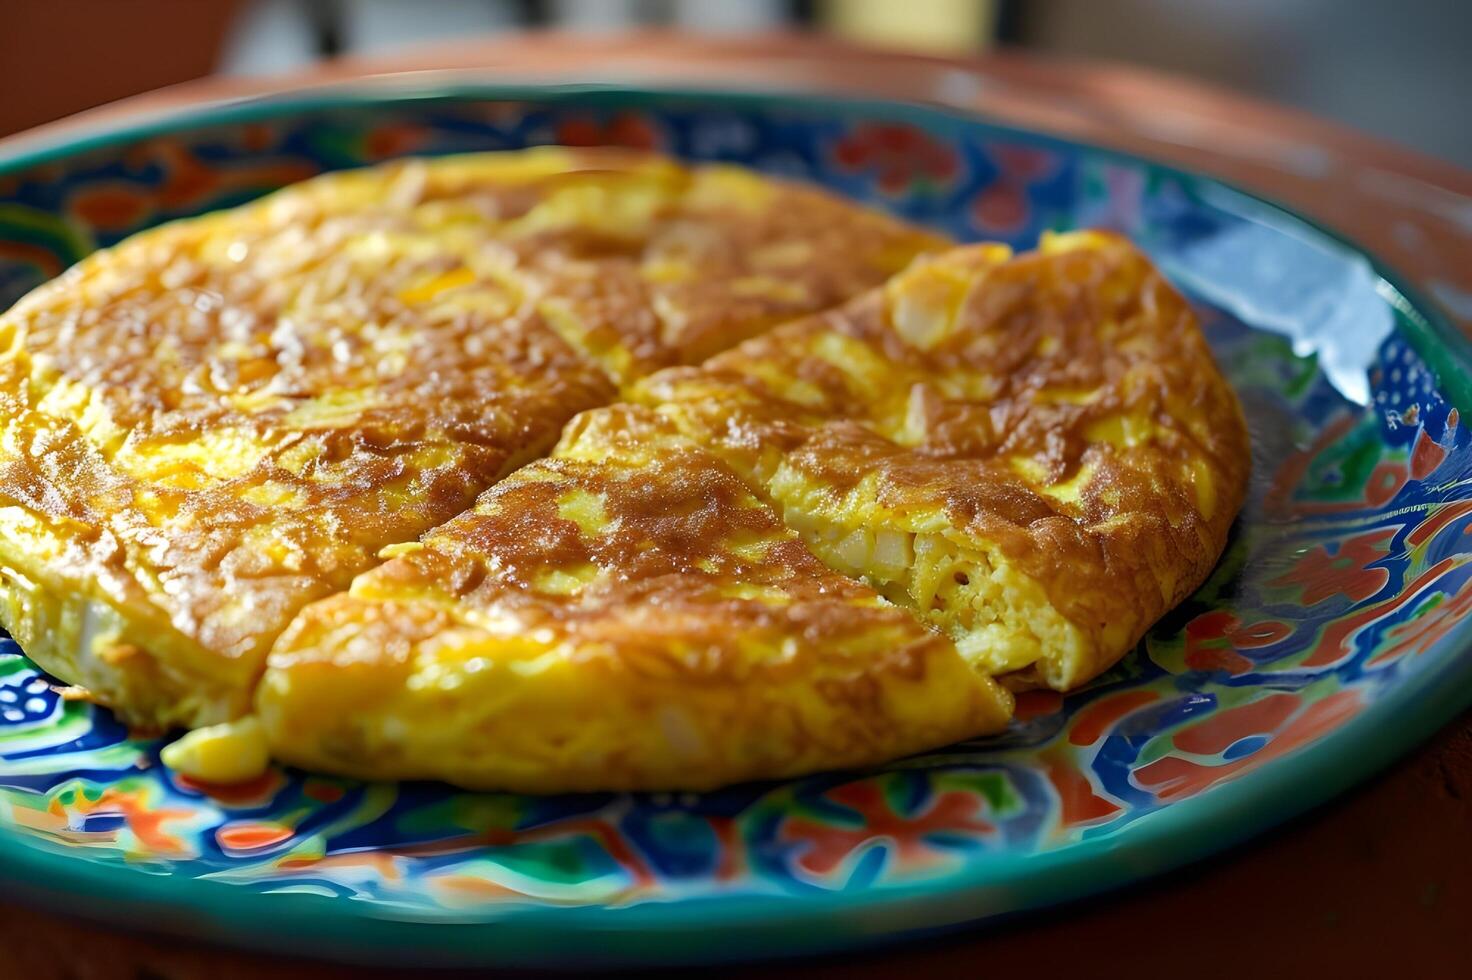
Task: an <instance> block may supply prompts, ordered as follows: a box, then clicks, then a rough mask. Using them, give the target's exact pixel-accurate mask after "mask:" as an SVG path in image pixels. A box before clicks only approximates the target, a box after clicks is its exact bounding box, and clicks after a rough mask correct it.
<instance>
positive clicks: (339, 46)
mask: <svg viewBox="0 0 1472 980" xmlns="http://www.w3.org/2000/svg"><path fill="white" fill-rule="evenodd" d="M637 26H662V27H672V28H678V29H682V30H689V31H693V32H708V33H717V32H724V33H732V32H743V33H751V32H760V31H772V30H781V29H802V30H812V31H821V32H825V33H830V34H834V35H837V36H841V37H846V38H850V39H853V40H857V41H864V42H870V43H878V44H883V45H887V46H889V47H900V48H908V49H912V50H918V51H926V52H934V53H939V54H951V55H955V54H968V53H976V52H980V51H984V50H987V49H990V48H993V47H997V46H1005V47H1015V48H1021V49H1025V50H1028V51H1031V52H1034V53H1039V54H1043V55H1056V56H1059V57H1070V58H1087V59H1107V60H1111V61H1116V62H1125V63H1129V64H1134V65H1139V66H1144V67H1151V68H1160V69H1165V70H1168V71H1172V72H1177V73H1180V74H1183V75H1188V76H1194V77H1196V78H1199V79H1202V80H1204V81H1209V82H1213V83H1216V84H1219V85H1223V86H1226V87H1229V88H1233V89H1236V90H1238V91H1241V92H1245V93H1248V94H1252V95H1256V96H1260V97H1263V98H1267V99H1270V100H1272V101H1275V102H1280V103H1284V104H1288V105H1293V106H1297V107H1300V108H1303V109H1307V110H1309V111H1311V112H1314V113H1317V114H1319V115H1321V116H1325V117H1328V118H1332V119H1337V120H1339V121H1341V122H1344V123H1348V124H1350V125H1352V126H1355V127H1358V128H1359V129H1362V130H1365V131H1367V132H1370V133H1373V134H1375V135H1378V136H1382V137H1385V138H1387V139H1391V140H1395V141H1397V142H1400V143H1403V144H1405V145H1408V146H1411V147H1414V148H1416V149H1419V150H1422V151H1423V152H1426V153H1430V154H1434V155H1437V156H1440V157H1443V158H1446V159H1449V160H1452V161H1454V162H1457V163H1460V164H1462V165H1464V166H1472V112H1469V110H1468V101H1469V97H1468V93H1472V58H1469V57H1468V45H1469V41H1472V2H1468V0H1399V2H1390V0H3V3H0V93H4V95H3V98H0V135H4V134H6V133H11V132H15V131H17V130H20V129H24V128H26V127H28V126H33V125H36V124H39V123H42V122H47V121H50V120H52V119H57V118H60V117H61V116H64V115H67V114H69V113H72V112H76V111H79V110H81V109H85V108H89V107H91V106H94V105H99V104H101V103H104V102H109V101H112V100H114V99H118V98H122V97H124V96H127V95H133V94H136V93H138V92H143V91H147V90H149V89H152V88H157V87H160V86H163V85H169V84H172V83H175V82H180V81H185V80H188V79H191V78H197V77H200V76H203V75H208V74H214V73H224V74H232V75H266V74H274V73H279V72H285V71H291V70H294V69H300V68H304V67H307V66H309V65H310V64H311V63H312V62H314V61H316V60H319V59H322V58H328V57H334V56H338V55H373V54H380V53H387V52H390V51H392V50H393V49H396V48H402V47H407V46H410V45H425V44H431V43H433V42H435V41H438V40H463V39H464V38H465V37H467V36H472V35H475V34H485V33H492V32H506V31H515V30H522V29H526V28H538V27H542V28H545V27H557V28H564V29H569V30H581V31H612V30H620V29H626V28H630V27H637Z"/></svg>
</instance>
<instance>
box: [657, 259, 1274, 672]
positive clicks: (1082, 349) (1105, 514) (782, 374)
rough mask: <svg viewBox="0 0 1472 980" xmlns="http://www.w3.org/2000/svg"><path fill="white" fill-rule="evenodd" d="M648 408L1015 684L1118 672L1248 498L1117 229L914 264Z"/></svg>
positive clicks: (1186, 309) (1201, 360)
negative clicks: (1032, 248)
mask: <svg viewBox="0 0 1472 980" xmlns="http://www.w3.org/2000/svg"><path fill="white" fill-rule="evenodd" d="M633 397H634V399H635V400H636V401H639V402H641V403H643V404H647V405H649V406H652V407H654V408H656V410H657V411H659V412H660V413H661V414H663V415H664V416H665V417H667V418H669V419H670V420H672V421H674V422H675V423H676V424H677V425H678V426H679V428H680V430H681V431H682V432H684V433H685V434H686V435H688V436H690V437H691V438H693V439H695V440H696V441H697V442H699V443H700V444H701V445H703V446H705V447H706V448H708V449H710V450H712V451H713V452H715V453H716V454H717V455H719V456H720V457H721V458H722V459H724V460H726V461H727V462H728V463H730V464H731V465H732V467H733V468H735V469H736V470H737V471H738V472H740V473H741V474H742V475H743V477H744V478H745V479H746V480H747V481H748V483H749V484H750V485H751V486H752V487H753V489H754V490H755V491H756V492H757V493H758V494H759V495H760V496H761V497H762V498H763V499H764V500H767V501H769V502H771V503H772V504H773V505H774V506H775V507H777V508H778V509H779V510H780V512H781V513H782V515H783V519H784V520H785V521H786V523H787V524H788V526H790V527H792V528H794V529H796V530H797V531H799V532H800V533H801V535H802V537H803V540H804V541H806V542H807V543H808V545H809V546H810V547H811V548H812V549H813V551H814V553H815V554H817V555H818V556H819V557H820V558H821V559H823V560H824V561H825V562H826V563H827V564H828V565H830V566H831V567H832V568H834V569H836V570H838V571H841V572H844V573H845V574H848V575H852V576H855V577H858V578H860V579H862V580H863V581H865V582H867V583H869V584H870V585H872V586H873V587H874V588H875V589H876V590H878V591H879V592H880V593H881V594H883V595H885V596H886V597H888V598H890V599H891V600H893V601H894V602H896V603H898V604H901V605H904V606H906V607H907V608H909V609H911V610H913V611H914V612H916V613H918V614H919V615H921V616H922V617H924V618H925V619H926V620H927V621H929V622H930V623H932V624H933V625H934V626H936V627H937V628H938V629H940V630H942V631H943V632H944V633H946V634H947V635H949V636H950V637H952V638H953V639H954V640H955V642H956V643H957V645H958V646H959V648H960V649H961V651H962V653H963V654H964V655H965V656H966V657H967V658H968V659H969V660H970V661H971V662H973V663H974V664H976V665H977V666H978V668H979V669H981V670H983V671H985V672H986V673H988V674H992V675H995V676H998V677H999V678H1001V679H1002V680H1003V682H1004V683H1006V684H1008V685H1010V686H1012V687H1014V688H1025V687H1032V686H1047V687H1051V688H1054V689H1057V690H1068V689H1070V688H1073V687H1076V686H1078V685H1079V684H1081V683H1083V682H1085V681H1087V680H1088V679H1090V678H1091V677H1093V676H1095V675H1097V674H1098V673H1100V672H1101V671H1103V670H1104V669H1106V668H1107V667H1109V666H1110V665H1112V664H1113V663H1115V662H1116V661H1117V660H1118V659H1119V658H1120V657H1122V656H1123V655H1124V653H1125V652H1126V651H1128V650H1129V649H1131V648H1132V647H1133V646H1134V645H1135V644H1136V643H1137V642H1138V641H1139V640H1140V638H1141V636H1142V635H1143V633H1144V631H1145V630H1146V629H1147V628H1148V627H1149V626H1150V625H1151V624H1153V623H1154V622H1155V620H1157V619H1158V618H1159V617H1161V616H1162V615H1164V614H1165V612H1166V611H1167V610H1169V609H1170V608H1172V607H1173V606H1175V605H1176V604H1177V603H1179V602H1180V601H1181V600H1182V599H1184V598H1185V597H1186V596H1187V595H1189V594H1190V593H1191V592H1192V591H1194V590H1195V589H1196V588H1197V587H1198V586H1199V585H1200V584H1201V582H1202V581H1203V580H1204V579H1205V577H1206V575H1207V574H1208V572H1209V571H1210V570H1211V568H1212V566H1213V565H1214V564H1215V563H1216V561H1217V559H1218V558H1219V557H1220V555H1221V552H1222V550H1223V548H1224V546H1225V542H1226V539H1227V534H1228V531H1229V529H1230V525H1231V524H1232V521H1233V520H1234V519H1235V517H1236V514H1237V511H1238V509H1239V508H1240V506H1241V504H1242V500H1243V498H1244V495H1245V492H1246V483H1247V475H1248V469H1249V452H1250V450H1249V443H1248V436H1247V430H1246V424H1245V421H1244V419H1243V415H1242V411H1241V407H1240V406H1239V404H1238V402H1237V399H1236V396H1235V394H1234V393H1233V392H1232V389H1231V387H1230V386H1229V385H1228V384H1227V382H1226V380H1225V379H1224V378H1223V377H1222V375H1221V374H1220V372H1219V371H1218V370H1217V368H1216V365H1215V363H1214V362H1213V360H1212V357H1211V353H1210V351H1209V349H1208V348H1207V346H1206V342H1205V339H1204V337H1203V335H1202V333H1201V330H1200V328H1199V325H1198V322H1197V320H1196V317H1195V315H1194V313H1193V311H1192V310H1191V307H1190V305H1189V304H1188V303H1187V302H1186V300H1185V299H1184V298H1183V297H1182V296H1181V295H1180V294H1179V293H1177V292H1176V291H1175V290H1174V289H1173V288H1172V287H1171V286H1170V285H1169V283H1167V282H1166V280H1165V279H1164V277H1162V276H1161V275H1160V274H1159V272H1157V271H1156V270H1155V269H1154V268H1153V267H1152V266H1151V264H1150V263H1149V261H1148V260H1147V259H1146V257H1145V256H1144V255H1143V254H1141V253H1140V252H1139V251H1138V250H1136V249H1135V248H1134V247H1133V246H1132V245H1131V244H1130V243H1129V242H1128V241H1127V240H1126V239H1124V238H1122V237H1119V236H1115V235H1110V234H1104V233H1098V232H1078V233H1071V234H1063V235H1050V236H1046V237H1045V238H1044V239H1043V241H1042V243H1041V245H1040V247H1039V249H1038V250H1037V251H1036V252H1034V253H1031V254H1026V255H1022V256H1018V257H1015V258H1014V257H1012V256H1011V254H1010V252H1009V250H1008V249H1006V248H1005V247H1003V246H998V245H978V246H971V247H966V248H961V249H957V250H955V251H952V252H947V253H943V254H942V255H940V256H938V257H936V258H934V259H930V260H920V261H917V262H916V263H915V265H914V266H912V267H911V268H910V269H908V270H907V271H905V272H904V273H902V274H900V275H898V276H896V277H895V278H894V279H892V280H891V281H890V282H889V283H887V284H886V285H885V286H884V287H882V288H880V289H878V290H876V291H874V292H873V293H871V294H868V295H866V296H863V297H861V298H859V299H856V300H854V301H852V302H851V303H849V304H848V305H846V306H844V307H843V308H841V309H839V310H837V311H834V312H831V313H825V314H820V315H816V316H813V317H810V318H806V319H802V320H799V321H797V322H794V323H790V324H787V325H784V326H782V327H780V328H778V329H777V330H774V331H772V332H770V333H768V334H766V335H764V336H762V337H759V338H756V339H754V340H751V341H749V342H747V343H745V344H743V345H741V346H739V347H736V348H734V349H732V350H730V351H728V352H726V353H723V354H720V355H717V356H715V357H713V358H712V359H710V360H709V361H707V362H706V363H705V364H703V365H702V366H700V367H698V368H685V369H674V370H671V371H668V372H662V373H660V374H657V375H654V376H653V377H651V378H649V379H647V380H646V381H645V382H643V383H642V384H641V385H639V386H637V387H636V389H635V390H634V392H633Z"/></svg>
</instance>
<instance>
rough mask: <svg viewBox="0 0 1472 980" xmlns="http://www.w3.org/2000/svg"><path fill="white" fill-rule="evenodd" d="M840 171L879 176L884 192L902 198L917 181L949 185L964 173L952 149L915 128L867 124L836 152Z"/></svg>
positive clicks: (842, 140)
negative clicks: (900, 195)
mask: <svg viewBox="0 0 1472 980" xmlns="http://www.w3.org/2000/svg"><path fill="white" fill-rule="evenodd" d="M833 157H834V159H835V160H836V161H837V162H838V165H839V167H841V168H842V169H844V170H846V171H849V172H850V173H859V172H864V173H872V174H875V175H876V179H877V181H878V184H879V188H880V190H882V191H884V192H885V193H886V194H899V193H901V192H903V191H905V190H908V189H909V187H910V185H911V184H912V183H914V182H915V181H916V180H925V181H928V182H930V183H934V184H941V185H943V184H947V183H949V182H951V181H953V180H955V178H956V176H957V175H958V174H959V173H960V171H961V163H960V159H959V158H958V157H957V156H956V151H955V150H953V149H952V148H951V147H950V146H948V145H947V144H945V143H942V142H941V141H939V140H937V139H935V138H934V137H932V136H930V135H929V134H927V133H926V132H925V131H924V130H920V129H916V128H915V127H914V126H902V125H898V124H895V123H865V124H863V125H861V126H858V127H856V128H855V129H854V130H853V131H852V132H850V133H849V134H848V135H847V136H845V137H844V138H843V139H841V140H839V141H838V144H837V145H836V146H834V148H833Z"/></svg>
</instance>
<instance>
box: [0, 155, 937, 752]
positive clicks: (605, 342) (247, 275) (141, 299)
mask: <svg viewBox="0 0 1472 980" xmlns="http://www.w3.org/2000/svg"><path fill="white" fill-rule="evenodd" d="M796 215H807V216H809V217H812V218H814V219H815V220H818V219H821V221H819V223H818V224H817V225H815V226H814V227H812V228H810V229H804V228H802V227H799V226H798V225H796V224H794V223H793V220H791V219H792V218H793V217H794V216H796ZM849 234H852V235H856V236H859V239H860V240H857V241H854V242H853V243H851V251H852V252H853V254H854V255H857V256H859V257H860V259H859V261H858V262H857V263H856V264H854V265H852V266H845V267H844V268H838V267H837V266H835V267H834V268H832V269H829V268H828V266H826V265H825V264H823V263H820V262H816V261H813V262H808V261H806V259H804V260H803V261H798V258H800V257H803V256H806V257H807V258H808V259H810V258H811V250H812V249H816V248H818V247H819V246H821V247H822V248H823V249H824V250H829V249H832V248H834V247H836V246H837V244H838V239H840V238H842V237H843V236H845V235H849ZM834 236H838V238H835V237H834ZM935 241H936V240H935V239H933V238H932V237H930V236H927V235H923V234H921V233H919V232H915V231H912V230H910V229H908V228H906V227H905V226H904V225H902V224H899V223H897V222H894V221H890V220H889V219H886V218H882V217H879V216H874V215H869V214H867V213H865V212H862V211H861V210H860V209H858V208H855V207H852V206H849V205H845V204H842V203H841V202H839V201H837V200H836V199H833V198H829V197H827V196H825V195H822V194H820V193H819V192H816V191H807V190H802V189H799V188H796V187H789V186H787V185H777V184H770V185H769V184H768V183H767V182H765V181H764V180H762V179H761V178H758V177H755V176H753V175H748V174H745V173H743V172H739V171H736V170H734V169H732V168H720V167H717V168H709V169H695V170H691V169H687V168H683V167H680V166H678V165H676V164H674V163H672V162H670V161H667V160H662V159H659V158H654V157H648V156H640V155H632V154H627V153H622V154H620V153H614V154H603V153H592V152H588V153H582V152H571V151H563V150H556V149H545V150H537V151H529V152H525V153H514V154H481V155H472V156H467V157H452V158H446V159H443V160H439V161H430V162H426V161H410V162H405V163H395V164H390V165H386V166H384V167H379V168H374V169H371V170H364V171H357V172H349V173H342V174H333V175H328V176H325V177H321V178H318V179H315V180H312V181H308V182H306V183H303V184H301V185H297V186H295V187H292V188H288V189H286V190H284V191H281V192H279V193H277V194H275V195H272V196H270V197H268V198H266V199H263V200H262V201H259V202H256V203H253V204H250V205H246V206H243V207H240V208H236V209H233V210H230V211H225V212H220V213H218V214H213V215H208V216H205V217H202V218H197V219H190V220H185V221H181V222H176V223H173V224H169V225H166V226H163V227H161V228H158V229H154V230H151V231H148V232H144V233H142V234H139V235H137V236H135V237H133V238H131V239H129V240H127V241H126V242H124V243H122V244H120V245H118V246H117V247H115V248H112V249H109V250H106V251H103V252H99V253H97V254H95V255H93V256H91V257H89V258H87V259H86V260H84V261H83V262H81V263H79V264H78V265H77V266H76V267H75V268H73V269H72V270H70V271H69V272H67V273H66V274H64V275H63V276H61V277H60V278H59V279H57V280H55V281H53V282H51V283H49V284H47V285H45V286H42V287H41V288H40V289H38V290H36V291H35V292H33V293H32V294H31V295H30V296H28V297H27V298H25V299H24V300H22V301H21V302H20V303H19V304H17V305H16V306H15V307H14V308H13V309H12V310H11V311H10V312H9V313H7V314H5V315H4V316H3V317H0V625H3V626H5V627H6V628H7V629H9V630H10V631H11V632H12V633H13V634H14V635H15V637H16V639H17V640H18V641H19V642H20V644H21V646H22V648H23V649H24V650H25V651H26V652H27V653H28V654H29V655H30V656H31V657H32V658H33V659H34V660H36V661H37V662H38V663H39V664H40V665H41V666H42V667H44V668H45V669H47V670H49V671H50V672H52V673H53V674H55V675H57V676H58V677H60V678H62V679H63V680H65V681H67V682H69V683H71V684H73V685H77V687H78V690H77V692H76V693H77V694H78V695H80V696H89V697H91V698H93V699H94V700H96V701H99V702H101V703H103V704H106V705H109V706H111V707H113V708H114V709H116V710H117V712H118V713H119V715H120V716H121V717H122V718H123V719H124V720H125V721H127V722H128V723H130V724H133V725H136V726H140V727H146V728H154V729H158V728H167V727H170V726H174V725H184V726H196V725H207V724H212V723H216V722H222V721H225V720H228V719H231V718H234V717H237V716H239V715H240V714H242V713H243V712H245V711H247V710H248V708H249V706H250V703H251V697H252V692H253V690H254V687H255V684H256V682H257V681H258V680H259V678H260V675H261V672H262V670H263V669H264V658H265V654H266V652H267V650H268V649H269V648H270V646H271V644H272V642H273V641H274V640H275V639H276V637H277V636H278V635H279V634H280V633H281V631H282V630H283V629H284V628H285V627H286V625H287V623H288V622H289V621H290V619H291V617H292V616H293V615H294V614H295V613H296V612H297V611H298V610H299V609H300V608H302V607H303V606H304V605H306V604H307V603H309V602H311V601H313V600H315V599H318V598H321V597H323V596H326V595H329V594H331V593H334V592H336V591H338V590H340V589H343V588H345V587H346V586H347V585H348V583H349V582H350V581H351V580H352V578H353V577H354V576H355V575H357V574H358V573H359V572H362V571H364V570H365V569H367V568H369V567H370V566H372V565H373V564H374V563H375V561H376V555H377V553H378V551H379V550H380V549H381V548H383V547H384V546H386V545H391V544H395V543H399V542H403V541H409V540H413V539H414V538H416V537H418V536H419V535H420V534H421V533H422V532H424V531H426V530H428V529H429V528H432V527H434V526H436V525H438V524H441V523H443V522H444V521H446V520H448V519H450V518H451V517H453V516H454V515H456V514H457V513H459V512H460V511H461V510H463V509H464V508H466V507H467V506H469V505H470V504H471V503H472V502H473V501H474V500H475V497H476V495H477V494H478V493H480V492H481V491H482V490H484V489H485V488H486V487H487V486H489V485H491V484H492V483H494V482H495V481H496V480H497V479H499V478H500V477H502V476H503V475H505V474H506V473H508V472H510V471H511V470H512V469H514V468H515V467H516V466H518V465H520V464H521V463H523V462H525V461H527V460H528V459H531V458H534V457H536V456H539V455H541V454H542V453H544V452H546V451H547V449H549V448H550V447H551V445H552V444H553V443H554V442H555V441H556V439H557V435H558V433H559V431H560V429H561V427H562V426H563V424H564V423H565V422H566V421H567V420H568V419H569V418H571V417H572V416H573V415H574V414H576V413H577V412H579V411H581V410H584V409H587V408H590V407H592V406H595V405H599V404H606V403H607V402H609V401H611V400H612V399H613V398H614V397H615V395H616V384H615V382H622V381H623V380H625V379H626V378H629V377H633V376H636V375H637V374H638V373H639V372H640V371H642V370H643V369H644V367H645V366H655V365H660V364H665V363H680V362H682V361H688V360H691V359H694V358H698V357H702V356H704V355H705V354H707V353H708V352H710V351H712V350H714V349H716V348H718V347H720V346H721V345H722V344H723V343H726V342H728V341H727V338H730V341H731V342H734V340H736V339H739V338H741V337H745V336H749V335H751V334H753V333H755V332H758V331H760V330H761V329H764V328H765V327H766V326H767V325H768V324H769V323H770V322H771V320H772V319H773V318H774V317H777V316H781V315H785V314H787V313H791V312H797V311H806V310H810V309H815V308H817V307H818V306H821V305H822V304H824V303H828V302H832V301H835V300H837V299H839V298H841V297H842V296H843V295H845V294H846V293H848V292H851V291H856V290H858V289H861V288H863V287H864V286H865V285H867V284H868V283H869V282H871V281H878V280H879V279H880V278H882V277H883V276H884V275H885V274H886V272H887V270H888V268H889V267H891V266H895V265H898V264H902V263H903V262H905V261H906V260H907V259H908V258H909V257H910V255H912V254H913V253H914V252H915V251H916V250H918V249H921V248H925V247H928V246H930V245H932V244H934V242H935ZM784 283H785V285H784Z"/></svg>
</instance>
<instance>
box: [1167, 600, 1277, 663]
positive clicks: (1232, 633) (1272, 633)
mask: <svg viewBox="0 0 1472 980" xmlns="http://www.w3.org/2000/svg"><path fill="white" fill-rule="evenodd" d="M1292 632H1293V627H1291V626H1289V625H1288V624H1287V623H1281V622H1278V621H1277V620H1273V619H1265V620H1261V621H1259V622H1256V623H1248V624H1245V625H1244V624H1243V623H1242V621H1241V620H1240V619H1238V618H1237V617H1236V616H1233V615H1232V614H1231V613H1228V612H1222V611H1220V610H1218V611H1216V612H1209V613H1203V614H1202V615H1200V616H1197V617H1196V618H1195V619H1193V620H1191V622H1190V623H1188V624H1187V625H1186V666H1187V667H1190V668H1191V669H1192V670H1207V671H1216V670H1223V671H1226V672H1227V673H1229V674H1231V675H1233V676H1234V677H1235V676H1236V675H1238V674H1245V673H1247V672H1248V671H1250V670H1251V669H1252V661H1251V660H1249V659H1247V658H1246V657H1244V656H1242V655H1241V654H1240V653H1238V652H1237V651H1238V650H1252V649H1256V648H1258V647H1266V646H1271V645H1272V644H1274V643H1277V642H1278V641H1279V640H1283V639H1285V638H1287V637H1288V636H1289V635H1290V634H1291V633H1292Z"/></svg>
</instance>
